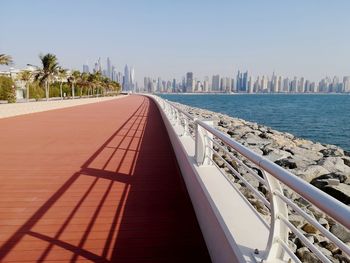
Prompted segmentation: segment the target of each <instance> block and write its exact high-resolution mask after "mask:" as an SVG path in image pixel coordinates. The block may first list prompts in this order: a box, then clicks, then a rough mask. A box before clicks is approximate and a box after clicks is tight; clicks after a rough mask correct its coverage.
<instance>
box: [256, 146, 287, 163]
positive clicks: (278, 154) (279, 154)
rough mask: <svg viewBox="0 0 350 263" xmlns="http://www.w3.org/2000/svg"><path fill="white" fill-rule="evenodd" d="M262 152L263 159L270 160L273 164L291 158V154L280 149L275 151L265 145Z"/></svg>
mask: <svg viewBox="0 0 350 263" xmlns="http://www.w3.org/2000/svg"><path fill="white" fill-rule="evenodd" d="M263 152H264V155H265V156H264V157H265V158H267V159H268V160H270V161H271V162H275V161H277V160H280V159H284V158H288V157H290V156H292V154H291V153H290V152H286V151H283V150H280V149H275V148H273V147H271V146H269V145H267V146H265V147H264V148H263Z"/></svg>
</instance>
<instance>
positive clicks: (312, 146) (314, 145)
mask: <svg viewBox="0 0 350 263" xmlns="http://www.w3.org/2000/svg"><path fill="white" fill-rule="evenodd" d="M299 147H301V148H304V149H307V150H311V151H315V152H319V151H321V150H324V149H327V148H326V147H324V146H323V145H322V144H320V143H313V142H311V141H308V142H307V143H302V144H300V145H299Z"/></svg>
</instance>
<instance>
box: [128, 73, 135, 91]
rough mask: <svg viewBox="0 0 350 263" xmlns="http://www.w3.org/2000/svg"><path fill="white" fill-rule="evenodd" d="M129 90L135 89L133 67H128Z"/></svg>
mask: <svg viewBox="0 0 350 263" xmlns="http://www.w3.org/2000/svg"><path fill="white" fill-rule="evenodd" d="M129 89H130V90H132V91H134V89H135V71H134V67H131V68H130V88H129Z"/></svg>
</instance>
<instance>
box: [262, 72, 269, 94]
mask: <svg viewBox="0 0 350 263" xmlns="http://www.w3.org/2000/svg"><path fill="white" fill-rule="evenodd" d="M268 84H269V80H268V78H267V77H265V76H262V78H261V91H262V92H264V93H267V92H269V89H268Z"/></svg>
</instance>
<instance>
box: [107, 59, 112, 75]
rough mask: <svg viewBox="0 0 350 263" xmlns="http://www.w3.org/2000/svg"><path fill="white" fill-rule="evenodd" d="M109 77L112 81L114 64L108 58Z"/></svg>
mask: <svg viewBox="0 0 350 263" xmlns="http://www.w3.org/2000/svg"><path fill="white" fill-rule="evenodd" d="M106 71H107V76H106V77H108V78H110V79H112V63H111V60H110V59H109V58H107V70H106Z"/></svg>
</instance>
